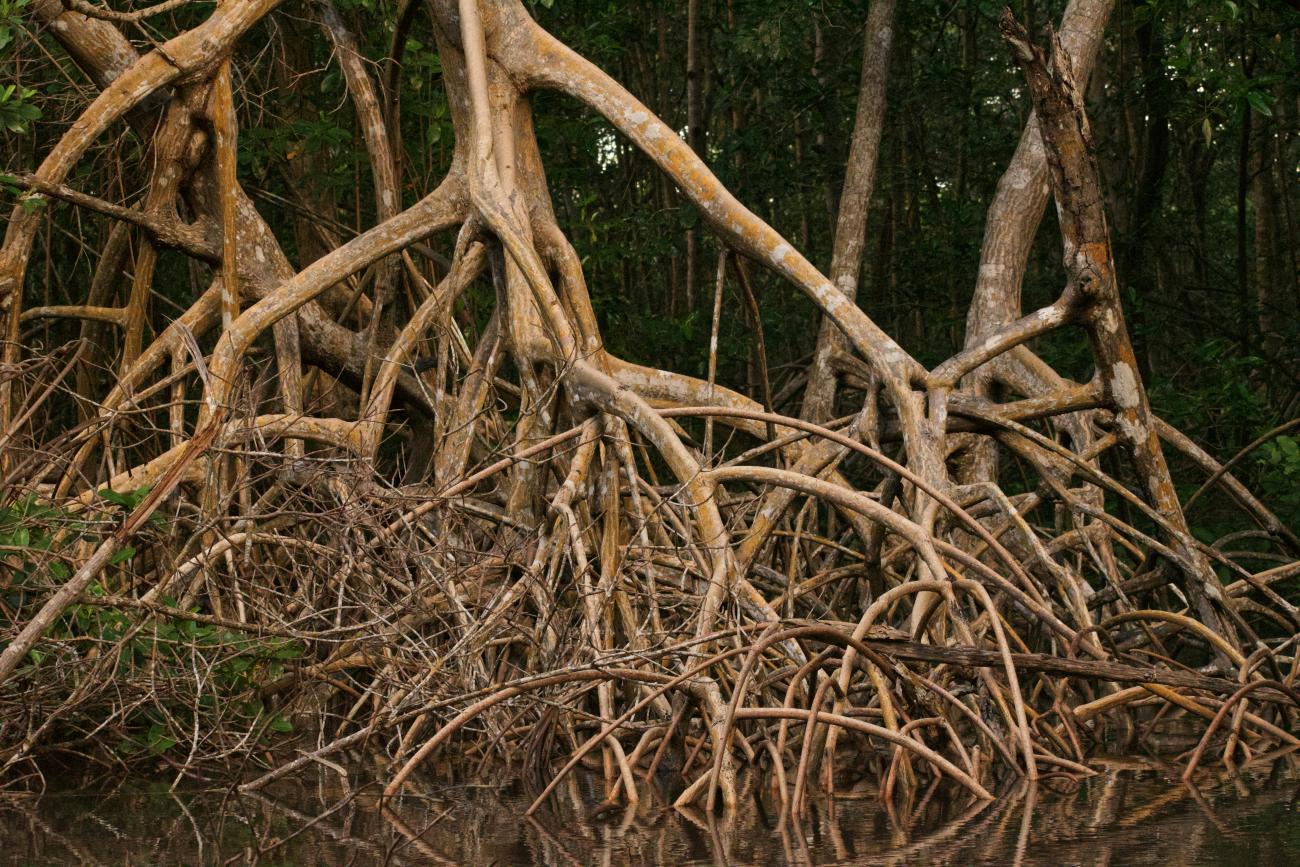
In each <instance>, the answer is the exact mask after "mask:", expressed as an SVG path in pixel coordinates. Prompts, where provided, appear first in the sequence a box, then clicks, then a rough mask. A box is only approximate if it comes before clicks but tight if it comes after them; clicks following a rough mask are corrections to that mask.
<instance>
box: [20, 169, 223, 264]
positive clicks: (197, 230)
mask: <svg viewBox="0 0 1300 867" xmlns="http://www.w3.org/2000/svg"><path fill="white" fill-rule="evenodd" d="M10 177H11V178H12V179H13V181H14V183H15V184H16V185H17V186H20V187H24V188H25V189H28V190H31V191H32V192H35V193H40V194H41V195H44V196H49V197H50V198H54V199H59V200H61V201H64V202H67V203H68V204H70V205H76V206H77V207H79V208H85V209H86V210H88V211H94V212H95V213H98V214H103V215H104V216H106V217H112V218H113V219H114V220H119V221H121V222H123V223H128V224H130V225H132V226H135V227H136V228H138V229H141V230H143V231H145V232H148V233H149V235H150V236H151V237H152V238H153V239H154V241H156V242H158V243H159V244H162V245H164V246H167V247H175V248H176V249H178V250H181V251H183V252H185V253H186V254H188V255H190V256H193V257H194V258H196V259H201V260H203V261H205V262H211V263H215V262H218V261H220V253H219V252H218V251H217V250H216V248H215V247H214V246H213V245H211V244H209V243H208V240H207V238H206V237H205V236H204V234H203V231H202V229H203V227H202V226H195V225H191V224H189V223H186V222H183V221H181V220H180V219H174V218H172V217H171V216H169V215H166V214H158V213H150V212H146V211H142V210H140V209H139V208H136V207H130V208H126V207H123V206H121V205H115V204H113V203H112V202H107V201H105V200H103V199H100V198H96V197H95V196H92V195H88V194H87V193H83V192H81V191H79V190H74V189H72V188H71V187H69V186H66V185H65V184H51V183H47V182H45V181H42V180H41V179H40V178H39V177H37V176H36V175H33V174H31V173H29V172H22V173H19V174H17V175H11V176H10Z"/></svg>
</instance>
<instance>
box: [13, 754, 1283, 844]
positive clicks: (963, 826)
mask: <svg viewBox="0 0 1300 867" xmlns="http://www.w3.org/2000/svg"><path fill="white" fill-rule="evenodd" d="M1104 764H1105V770H1104V772H1103V773H1101V774H1099V775H1098V776H1096V777H1094V778H1091V779H1089V780H1087V781H1086V782H1084V783H1083V784H1081V785H1078V786H1075V785H1073V784H1068V783H1067V782H1066V781H1061V780H1050V779H1049V780H1046V781H1044V782H1042V783H1040V784H1039V785H1037V786H1036V787H1033V788H1028V787H1025V786H1023V785H1022V786H1018V787H1012V788H1010V789H1009V790H1007V791H1005V792H1004V793H1003V794H1002V795H1001V797H999V798H998V800H996V801H994V802H992V803H989V804H985V805H981V804H978V803H974V802H971V801H969V800H964V799H962V798H960V797H958V796H957V794H956V793H953V792H951V791H949V790H946V789H940V790H936V791H933V792H928V793H927V792H919V793H917V794H916V795H915V796H914V797H913V798H912V799H911V803H908V804H902V803H900V804H898V805H897V806H896V809H894V810H893V811H887V810H885V809H883V808H882V807H881V806H880V804H879V801H878V800H877V799H876V797H875V796H874V794H868V793H864V795H863V797H861V798H855V799H845V798H836V799H834V800H830V799H826V798H822V799H820V800H816V801H814V802H813V803H811V804H810V805H809V807H808V808H807V810H806V812H805V814H804V815H803V816H802V817H798V818H796V817H793V816H790V815H788V814H786V815H782V812H781V810H780V809H779V808H778V806H777V805H776V804H774V803H772V801H773V800H774V793H773V790H771V789H770V788H766V789H763V788H761V787H754V786H750V787H748V788H749V794H748V796H747V797H746V800H745V802H744V806H743V808H742V809H741V810H739V811H738V812H737V814H736V815H735V816H733V817H730V818H725V817H721V816H719V817H715V818H713V819H712V820H711V819H710V818H709V817H708V816H706V815H705V814H703V813H701V812H697V811H685V812H683V811H678V810H673V809H670V808H666V807H665V806H664V801H663V799H662V798H657V797H655V796H654V793H653V792H651V793H647V796H646V797H643V799H642V801H641V803H640V804H639V805H638V806H637V807H635V808H632V809H626V810H624V809H620V810H617V811H609V812H603V813H600V812H599V811H595V810H594V808H595V807H596V806H597V805H598V804H599V803H600V801H601V798H602V796H603V794H604V789H603V785H599V783H600V782H601V781H600V780H598V779H595V778H591V777H578V778H575V779H574V780H572V781H571V782H569V783H568V784H567V785H564V786H562V787H561V789H560V790H559V791H558V792H557V795H556V796H555V797H554V798H553V799H552V800H551V801H550V802H549V803H548V805H547V807H546V809H544V810H541V811H539V812H538V813H537V814H536V815H535V816H533V817H528V818H526V817H525V816H524V811H525V809H526V807H527V806H528V804H529V803H530V800H531V799H530V797H529V795H530V794H532V792H531V791H525V787H524V786H521V785H520V784H518V783H511V784H508V785H491V784H482V783H480V784H475V785H456V786H448V785H445V784H443V785H440V784H439V783H437V782H436V781H433V780H431V779H425V780H417V781H416V782H415V785H414V786H412V790H413V794H411V795H409V796H406V797H403V798H401V799H400V800H398V801H396V802H394V804H393V807H392V809H389V808H387V807H384V806H382V805H381V804H380V803H379V799H378V797H377V793H378V791H379V786H378V785H377V784H375V783H373V782H365V781H364V778H365V776H366V774H367V771H366V769H365V768H364V767H362V766H360V765H359V766H358V767H356V768H353V769H350V770H349V771H348V775H347V777H346V778H344V777H342V776H341V775H340V774H339V773H337V771H335V770H330V769H327V768H321V769H320V771H319V773H316V774H313V775H309V776H308V777H306V778H300V779H298V780H295V781H290V782H282V783H280V784H277V786H276V787H274V788H273V789H268V790H267V791H266V792H262V793H255V794H245V795H240V794H234V793H232V792H230V791H229V790H220V789H207V790H205V789H200V788H196V787H194V786H193V785H192V784H189V783H181V784H180V785H178V786H175V788H174V789H173V783H174V781H173V780H171V779H165V780H156V781H150V782H146V783H141V782H139V781H129V782H126V783H122V784H120V785H115V786H111V787H104V786H102V785H100V786H95V787H86V786H83V787H81V788H75V789H74V788H67V787H65V788H58V787H55V788H53V789H51V790H50V791H48V792H47V793H46V794H45V795H44V796H43V797H40V798H35V797H31V796H0V840H2V841H3V847H2V848H0V863H3V864H15V865H17V864H22V865H45V864H92V865H94V864H104V865H110V864H111V865H172V864H227V863H229V864H251V863H256V864H267V865H269V864H312V865H315V864H322V865H372V864H430V863H433V864H439V863H445V864H452V863H468V864H483V865H486V864H501V865H505V864H557V865H560V864H607V865H624V864H630V865H659V864H663V865H678V864H736V865H740V864H783V863H788V864H908V865H912V864H989V865H993V864H996V865H1004V864H1016V863H1020V864H1044V865H1053V867H1065V865H1072V864H1080V865H1084V864H1086V865H1142V864H1153V865H1154V864H1160V865H1169V864H1197V865H1210V864H1215V865H1273V864H1277V865H1285V864H1297V863H1300V773H1298V772H1297V768H1298V767H1300V764H1298V763H1297V762H1296V761H1295V759H1294V758H1291V757H1288V758H1284V759H1282V760H1280V761H1277V762H1274V763H1272V764H1271V765H1269V766H1266V767H1258V768H1247V769H1245V770H1243V771H1241V772H1240V773H1237V774H1229V773H1227V772H1225V771H1223V770H1221V769H1220V770H1217V771H1207V772H1205V773H1204V774H1202V775H1200V776H1199V778H1198V785H1197V786H1196V787H1191V786H1186V785H1184V784H1182V783H1181V782H1180V781H1179V779H1178V774H1179V769H1178V768H1177V767H1176V766H1174V765H1172V764H1167V765H1166V764H1163V763H1161V762H1160V761H1158V760H1151V761H1142V762H1137V761H1133V760H1120V759H1115V760H1110V761H1105V762H1104ZM756 788H758V789H759V791H760V792H761V796H759V795H755V794H754V790H755V789H756ZM954 798H955V799H954ZM900 800H901V799H900Z"/></svg>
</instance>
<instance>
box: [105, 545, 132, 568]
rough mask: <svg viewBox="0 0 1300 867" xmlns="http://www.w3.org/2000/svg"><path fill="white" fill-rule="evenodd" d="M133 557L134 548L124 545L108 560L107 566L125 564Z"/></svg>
mask: <svg viewBox="0 0 1300 867" xmlns="http://www.w3.org/2000/svg"><path fill="white" fill-rule="evenodd" d="M134 556H135V548H133V547H132V546H130V545H124V546H123V547H122V550H120V551H118V552H117V553H116V554H114V555H113V556H112V557H111V558H110V559H109V561H108V562H109V565H111V566H116V565H117V564H118V563H125V562H126V561H127V560H130V559H131V558H132V557H134Z"/></svg>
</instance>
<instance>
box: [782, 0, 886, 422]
mask: <svg viewBox="0 0 1300 867" xmlns="http://www.w3.org/2000/svg"><path fill="white" fill-rule="evenodd" d="M893 24H894V0H873V2H872V4H871V9H870V11H869V12H868V13H867V26H866V33H865V35H864V36H863V45H862V75H861V81H860V83H859V85H858V107H857V116H856V119H855V120H854V124H853V138H852V143H851V144H850V145H849V160H848V166H847V169H846V171H845V174H844V188H843V191H842V193H841V194H840V205H839V208H838V216H837V219H836V224H835V240H834V246H833V248H832V252H831V269H830V274H829V276H830V279H831V282H832V283H834V285H835V287H836V288H837V289H839V290H840V292H842V293H844V296H845V297H846V298H848V299H849V300H850V301H852V300H853V299H854V298H856V296H857V292H858V277H859V274H860V273H861V270H862V248H863V245H864V243H865V241H866V231H867V211H868V208H869V206H870V204H871V192H872V190H873V189H874V187H875V180H876V163H877V161H878V158H879V156H880V137H881V133H882V131H883V129H884V123H885V92H886V85H887V82H888V80H889V56H890V46H891V45H892V43H893V37H894V33H893ZM846 346H847V342H846V341H845V340H844V335H843V334H842V333H841V332H840V330H839V329H838V328H837V327H836V326H835V325H834V323H832V322H831V321H830V320H829V319H823V320H822V323H821V328H820V331H819V332H818V335H817V347H816V349H815V350H814V352H813V360H812V365H811V366H810V367H809V370H808V387H807V389H806V390H805V391H804V399H803V411H802V412H803V417H804V418H805V419H807V420H808V421H814V422H823V421H826V420H827V419H828V418H830V417H831V415H832V414H833V413H834V410H835V393H836V378H835V372H834V370H833V368H832V365H831V361H832V358H833V355H834V353H835V352H837V351H842V350H844V348H845V347H846Z"/></svg>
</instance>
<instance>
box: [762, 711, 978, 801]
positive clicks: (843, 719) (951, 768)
mask: <svg viewBox="0 0 1300 867" xmlns="http://www.w3.org/2000/svg"><path fill="white" fill-rule="evenodd" d="M813 715H814V712H813V711H807V710H798V709H796V708H781V707H757V708H756V707H742V708H739V709H738V710H737V711H736V717H737V719H795V720H805V721H806V720H807V719H808V718H809V717H810V716H813ZM816 717H817V721H818V722H821V723H826V724H828V725H834V726H839V727H841V728H846V729H852V730H854V731H859V732H862V733H863V734H867V735H871V736H873V737H878V738H880V739H881V740H885V741H889V742H890V743H891V744H894V745H896V746H900V747H903V748H904V749H906V750H910V751H911V752H913V753H915V754H916V755H918V756H920V757H921V758H923V759H925V760H926V761H927V762H929V763H930V764H932V765H934V766H935V767H937V768H939V769H940V770H941V771H943V772H944V773H945V774H947V775H948V776H950V777H952V778H953V779H954V780H956V781H957V782H959V783H961V784H962V785H963V786H965V787H966V788H967V789H969V790H970V792H971V794H973V795H975V797H977V798H982V799H984V800H992V799H993V796H992V795H991V794H989V792H988V790H987V789H985V788H984V787H983V786H981V785H980V784H979V783H978V782H976V781H975V780H974V778H972V777H971V776H970V774H968V773H966V772H965V771H963V770H962V769H961V768H959V767H957V766H956V765H954V764H953V763H952V762H950V761H948V760H947V759H945V758H944V757H943V756H941V755H940V754H939V753H936V752H935V751H934V750H932V749H930V748H929V747H927V746H925V745H924V744H921V743H918V742H917V741H915V740H913V739H912V738H909V737H904V736H902V735H900V734H899V733H898V732H894V731H890V730H889V729H887V728H882V727H881V726H878V725H874V724H873V723H869V722H866V721H864V720H860V719H856V718H854V717H848V716H841V715H840V714H834V713H826V712H825V711H818V712H816Z"/></svg>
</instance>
